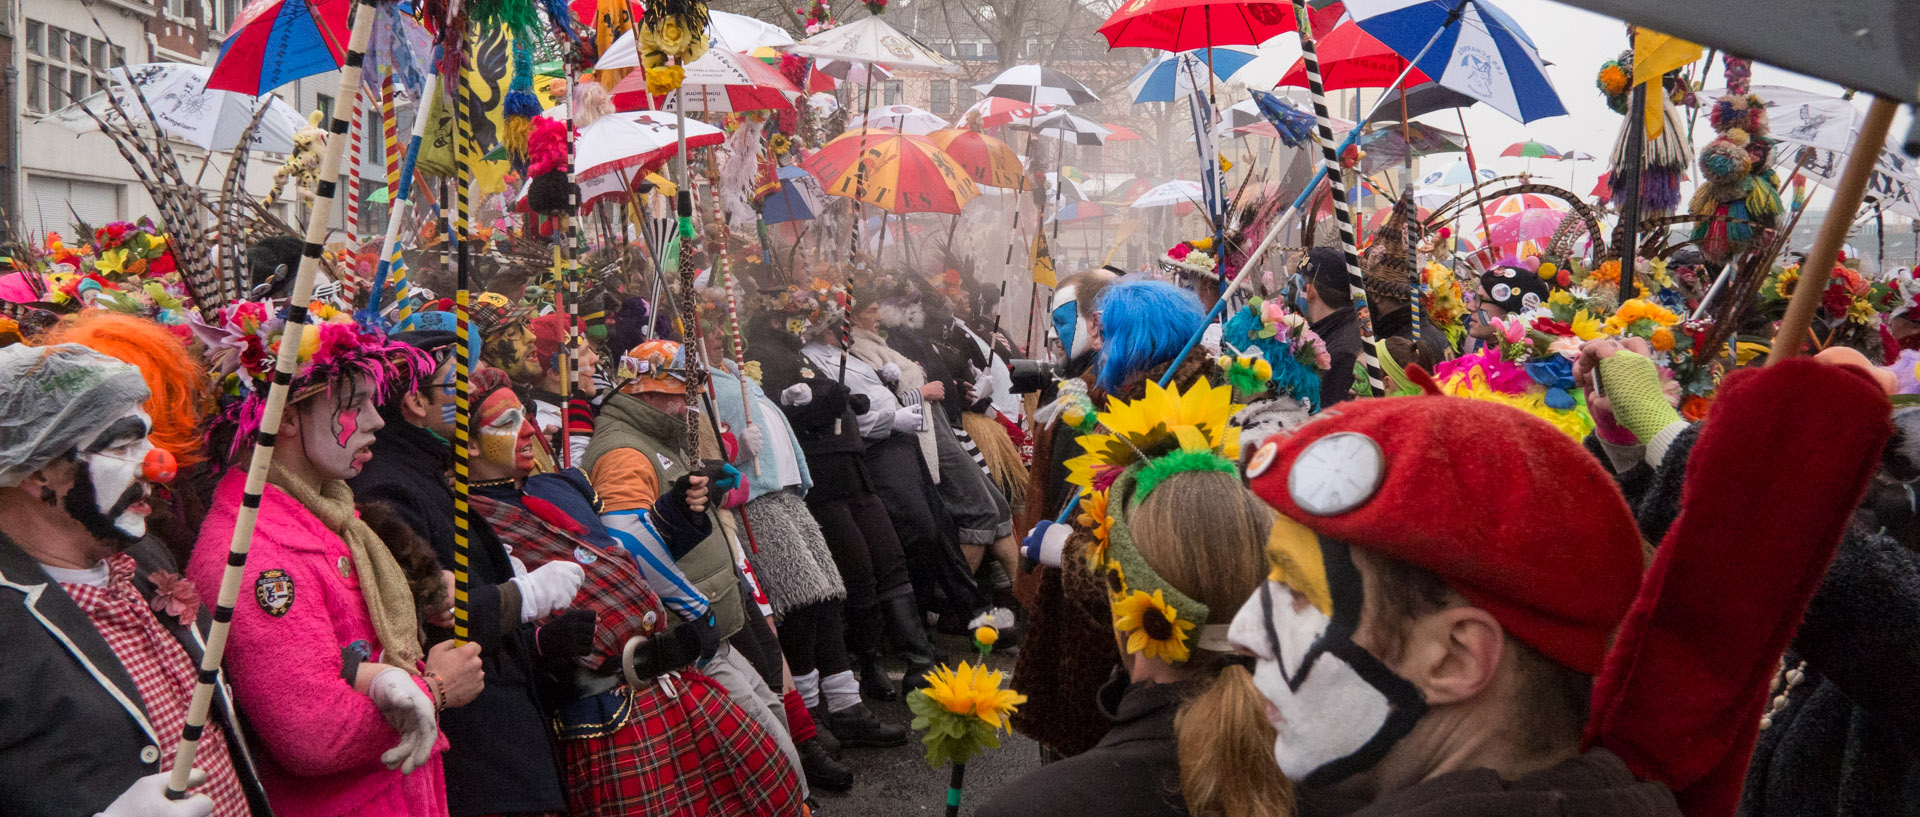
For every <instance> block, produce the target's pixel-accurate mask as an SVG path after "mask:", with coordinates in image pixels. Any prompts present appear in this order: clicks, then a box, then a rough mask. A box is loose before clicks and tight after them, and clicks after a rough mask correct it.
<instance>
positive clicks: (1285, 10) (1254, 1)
mask: <svg viewBox="0 0 1920 817" xmlns="http://www.w3.org/2000/svg"><path fill="white" fill-rule="evenodd" d="M1342 12H1343V9H1342V8H1341V6H1340V4H1339V3H1333V4H1331V5H1328V6H1326V7H1325V8H1321V9H1317V10H1314V11H1312V12H1310V13H1309V18H1310V21H1311V23H1312V25H1313V27H1314V29H1315V30H1319V28H1320V26H1321V25H1323V24H1325V25H1332V22H1333V21H1334V20H1337V19H1339V18H1340V15H1341V13H1342ZM1293 30H1294V25H1293V6H1292V5H1291V4H1289V3H1286V2H1276V0H1134V2H1130V3H1127V4H1126V5H1123V6H1121V7H1120V10H1119V11H1116V12H1114V13H1113V16H1112V17H1108V18H1107V21H1106V22H1105V23H1102V24H1101V25H1100V34H1101V35H1102V36H1104V37H1106V38H1107V45H1108V46H1109V47H1112V48H1158V49H1160V50H1162V51H1191V50H1193V49H1196V48H1209V47H1212V46H1221V45H1259V44H1261V43H1263V42H1266V41H1267V40H1270V39H1273V38H1274V37H1277V36H1279V35H1281V34H1285V33H1287V32H1289V31H1293Z"/></svg>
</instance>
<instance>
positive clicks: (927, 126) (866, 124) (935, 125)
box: [847, 105, 947, 136]
mask: <svg viewBox="0 0 1920 817" xmlns="http://www.w3.org/2000/svg"><path fill="white" fill-rule="evenodd" d="M946 126H947V120H945V119H941V118H940V117H938V116H934V115H933V114H932V113H930V112H928V111H924V110H921V109H919V108H916V107H913V106H912V105H885V106H882V107H879V108H875V109H873V110H872V111H871V112H869V113H868V114H867V115H866V116H859V117H855V118H854V120H853V121H852V122H848V123H847V127H849V128H888V129H891V130H897V131H899V132H901V133H910V134H913V135H914V136H925V135H927V134H929V133H932V132H934V131H937V130H940V129H942V128H945V127H946Z"/></svg>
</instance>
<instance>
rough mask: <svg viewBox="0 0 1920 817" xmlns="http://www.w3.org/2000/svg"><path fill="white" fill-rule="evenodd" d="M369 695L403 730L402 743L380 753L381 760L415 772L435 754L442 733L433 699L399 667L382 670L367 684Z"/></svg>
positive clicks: (389, 722)
mask: <svg viewBox="0 0 1920 817" xmlns="http://www.w3.org/2000/svg"><path fill="white" fill-rule="evenodd" d="M367 697H368V698H372V699H373V705H374V706H376V707H379V708H380V714H381V715H384V716H386V718H387V723H388V724H391V725H392V726H393V728H394V729H395V730H397V731H399V733H400V743H399V744H397V745H395V746H394V747H393V748H392V749H388V750H387V751H385V752H382V753H381V754H380V762H381V763H385V764H386V765H387V768H389V769H399V770H400V773H401V774H412V773H413V770H414V769H418V768H420V766H421V765H422V764H424V763H426V762H427V758H428V757H429V756H430V755H432V754H433V742H434V740H435V739H437V738H438V737H439V736H440V729H439V726H438V724H436V723H435V717H434V712H433V699H432V698H429V697H427V693H425V692H422V691H420V686H419V685H418V684H415V683H414V682H413V676H411V675H408V674H407V671H406V670H403V669H401V668H399V667H391V668H388V669H385V670H381V672H380V674H379V675H376V676H374V677H373V683H372V684H371V685H370V686H368V687H367Z"/></svg>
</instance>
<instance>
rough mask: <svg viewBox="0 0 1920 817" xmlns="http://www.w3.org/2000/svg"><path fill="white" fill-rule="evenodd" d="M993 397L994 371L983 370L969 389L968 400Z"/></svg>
mask: <svg viewBox="0 0 1920 817" xmlns="http://www.w3.org/2000/svg"><path fill="white" fill-rule="evenodd" d="M992 396H993V370H992V369H990V368H988V369H981V370H980V376H979V377H976V378H974V379H973V385H970V386H968V387H967V399H968V400H981V399H985V398H988V397H992Z"/></svg>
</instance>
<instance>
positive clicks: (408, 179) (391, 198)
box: [367, 71, 440, 329]
mask: <svg viewBox="0 0 1920 817" xmlns="http://www.w3.org/2000/svg"><path fill="white" fill-rule="evenodd" d="M391 81H392V78H391V77H389V78H388V82H389V83H391ZM439 92H440V74H439V73H438V72H435V71H429V72H427V80H426V87H425V89H423V90H422V91H421V92H420V99H419V100H418V101H417V102H415V103H414V108H413V132H412V133H411V134H410V135H409V136H408V137H407V154H406V158H405V159H403V160H402V161H401V162H400V167H399V170H398V172H397V173H396V172H395V171H393V170H392V169H391V167H392V165H391V158H389V165H388V167H389V170H388V172H387V236H386V241H385V243H384V244H382V245H381V250H380V262H379V266H378V267H377V268H376V269H375V271H374V278H373V281H374V284H373V295H372V296H371V298H370V300H369V301H368V304H367V306H368V309H369V310H370V311H371V312H372V313H373V314H374V315H375V316H376V318H377V317H378V315H379V314H380V305H381V304H383V303H386V295H387V283H388V278H389V276H392V282H393V299H394V302H395V303H396V304H398V305H399V306H398V308H397V309H395V310H394V316H393V320H392V321H390V322H388V324H387V325H388V326H391V327H393V328H395V329H399V328H401V327H403V326H405V324H406V321H407V319H408V318H410V317H412V315H413V305H412V303H411V302H410V300H409V299H410V296H411V295H412V293H411V292H409V289H410V287H409V286H408V284H407V274H406V264H405V262H404V261H402V260H401V258H400V232H401V231H402V230H404V229H406V225H407V222H408V220H409V219H408V216H410V215H412V213H413V167H414V164H415V163H416V162H417V161H419V159H420V140H421V138H422V137H424V136H425V134H426V132H427V120H428V119H431V118H432V117H431V116H429V112H430V111H431V109H432V107H433V97H434V95H435V94H437V93H439ZM387 122H388V124H387V128H388V132H389V133H392V132H393V130H392V129H393V128H395V127H396V124H395V123H394V121H393V119H392V117H391V116H389V117H388V120H387ZM388 155H389V157H391V156H392V154H391V153H389V154H388Z"/></svg>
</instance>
